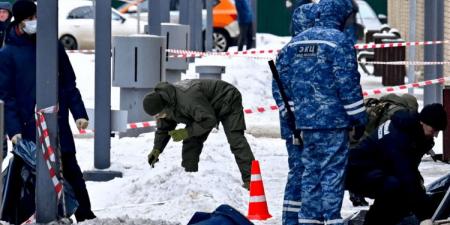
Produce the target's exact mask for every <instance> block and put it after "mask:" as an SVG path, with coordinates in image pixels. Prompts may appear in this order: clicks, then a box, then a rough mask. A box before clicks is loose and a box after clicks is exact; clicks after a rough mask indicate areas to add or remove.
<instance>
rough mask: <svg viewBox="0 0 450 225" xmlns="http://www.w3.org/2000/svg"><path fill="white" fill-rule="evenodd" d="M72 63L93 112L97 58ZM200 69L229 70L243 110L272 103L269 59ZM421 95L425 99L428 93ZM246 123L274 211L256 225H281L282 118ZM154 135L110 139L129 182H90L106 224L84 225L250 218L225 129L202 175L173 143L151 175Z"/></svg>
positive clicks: (269, 41) (436, 168)
mask: <svg viewBox="0 0 450 225" xmlns="http://www.w3.org/2000/svg"><path fill="white" fill-rule="evenodd" d="M288 41H289V38H287V37H276V36H273V35H268V34H258V38H257V44H258V48H259V49H278V48H281V47H282V46H283V45H284V44H285V43H287V42H288ZM231 50H235V49H231ZM70 59H71V61H72V64H73V67H74V68H75V71H76V74H77V83H78V87H79V89H80V90H81V94H82V96H83V99H84V101H85V103H86V105H87V106H88V107H93V106H94V55H88V54H70ZM195 64H197V65H199V64H217V65H225V66H226V73H225V74H223V76H222V77H223V80H225V81H227V82H230V83H232V84H233V85H235V86H236V87H237V88H238V89H239V90H240V91H241V92H242V96H243V104H244V108H250V107H255V106H269V105H273V104H274V101H273V99H272V95H271V74H270V70H269V67H268V65H267V60H265V59H255V58H246V57H233V58H228V57H208V58H204V59H196V61H195ZM196 77H198V75H197V74H195V65H194V64H191V65H190V67H189V70H188V71H187V73H186V74H185V75H183V78H196ZM361 82H362V85H363V89H365V90H367V89H372V88H377V87H381V78H379V77H372V76H367V75H365V74H362V81H361ZM415 92H416V95H417V97H418V98H419V99H423V98H422V93H423V92H422V89H416V90H415ZM111 100H112V102H111V105H112V108H114V109H118V108H119V89H118V88H113V89H112V97H111ZM246 121H247V126H248V132H247V134H246V137H247V139H248V141H249V143H250V145H251V148H252V150H253V153H254V155H255V157H256V159H258V160H259V162H260V166H261V170H262V177H263V181H264V187H265V193H266V198H267V202H268V207H269V211H270V213H271V214H272V216H273V217H272V218H271V219H269V220H266V221H254V223H255V224H257V225H269V224H273V225H275V224H281V212H282V202H283V193H284V186H285V183H286V176H287V172H288V166H287V153H286V150H285V147H284V141H283V140H281V139H280V138H279V125H278V112H277V111H268V112H265V113H256V114H247V115H246ZM73 125H74V124H73ZM73 128H75V126H73ZM74 130H75V129H74ZM153 136H154V134H153V133H146V134H142V135H140V136H139V137H136V138H121V139H119V138H112V142H111V145H112V146H111V168H110V169H111V170H115V171H121V172H123V178H118V179H114V180H112V181H109V182H87V187H88V191H89V194H90V197H91V203H92V207H93V210H94V212H95V213H96V215H97V216H98V217H99V218H101V220H94V221H87V222H84V223H81V224H178V223H179V224H186V223H187V222H188V221H189V219H190V218H191V216H192V215H193V214H194V212H196V211H206V212H210V211H213V210H214V209H215V208H216V207H218V206H219V205H220V204H224V203H225V204H229V205H231V206H233V207H235V208H236V209H238V210H240V211H241V212H242V213H243V214H246V213H247V209H248V200H249V192H247V191H246V190H245V189H243V188H242V187H241V180H240V174H239V171H238V168H237V165H236V163H235V161H234V157H233V155H232V154H231V152H230V150H229V146H228V143H227V140H226V138H225V134H224V132H223V131H222V130H221V129H219V130H215V131H213V132H212V133H211V135H210V136H209V138H208V140H207V141H206V143H205V146H204V148H203V153H202V155H201V161H200V164H199V172H197V173H186V172H184V170H183V168H182V167H181V144H180V143H174V142H170V143H169V144H168V146H167V147H166V149H165V150H164V153H163V154H161V156H160V161H159V162H158V163H157V164H156V166H155V168H150V167H149V165H148V164H147V154H148V153H149V151H150V150H151V149H152V146H153ZM75 141H76V146H77V157H78V161H79V163H80V166H81V167H82V169H83V170H91V169H94V166H93V155H94V154H93V148H94V147H93V146H94V145H93V138H76V139H75ZM435 151H436V152H442V136H440V137H438V138H437V139H436V146H435ZM449 169H450V165H447V164H443V163H435V162H433V161H431V159H430V158H429V157H425V158H424V161H423V163H422V165H421V171H422V172H423V174H424V177H425V182H426V183H430V182H431V181H433V180H434V179H436V178H438V177H440V176H442V175H444V174H446V173H447V172H448V171H450V170H449ZM357 210H358V208H354V207H352V205H351V203H350V201H349V200H348V196H347V195H346V197H345V201H344V205H343V209H342V214H343V215H344V216H345V215H350V214H351V213H353V212H356V211H357ZM157 220H159V221H157ZM152 221H153V222H152ZM164 221H165V222H164Z"/></svg>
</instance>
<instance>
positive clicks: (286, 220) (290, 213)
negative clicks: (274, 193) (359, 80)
mask: <svg viewBox="0 0 450 225" xmlns="http://www.w3.org/2000/svg"><path fill="white" fill-rule="evenodd" d="M316 12H317V4H314V3H309V4H305V5H301V6H300V7H298V8H297V9H296V10H295V11H294V14H293V17H292V28H293V35H294V36H296V35H298V34H300V33H301V32H303V31H304V30H306V29H308V28H311V27H313V25H314V20H315V18H316ZM286 56H287V55H285V54H280V55H278V59H277V70H278V71H279V74H280V79H281V82H282V85H283V87H287V85H288V83H289V79H290V74H289V70H288V68H289V67H287V66H283V65H282V63H280V62H286V61H287V58H286ZM285 92H286V95H287V97H288V99H287V100H288V101H289V104H290V106H289V107H291V109H292V110H293V103H292V101H291V99H292V97H291V96H292V93H290V92H289V91H288V89H287V88H285ZM272 95H273V98H274V99H275V102H276V103H277V106H278V108H279V113H280V128H281V138H282V139H285V140H286V148H287V151H288V164H289V173H288V178H287V183H286V188H285V191H284V202H283V216H282V217H283V225H296V224H297V223H298V212H299V211H300V206H301V195H300V190H301V186H300V185H301V176H299V174H302V173H303V168H304V167H303V164H302V161H301V153H302V150H303V149H302V147H301V146H300V145H298V144H295V143H294V137H293V135H294V131H293V130H292V129H291V126H290V125H289V124H290V123H295V121H294V120H293V119H294V118H288V115H287V109H286V106H285V104H284V101H283V98H282V97H281V94H280V90H279V87H278V85H277V83H276V81H275V80H273V81H272Z"/></svg>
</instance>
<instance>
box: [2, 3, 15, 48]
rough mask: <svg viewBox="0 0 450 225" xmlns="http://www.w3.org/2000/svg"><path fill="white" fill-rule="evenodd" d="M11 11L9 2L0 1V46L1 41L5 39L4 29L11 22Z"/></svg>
mask: <svg viewBox="0 0 450 225" xmlns="http://www.w3.org/2000/svg"><path fill="white" fill-rule="evenodd" d="M11 18H12V11H11V3H9V2H0V48H1V47H2V46H3V41H4V40H5V31H6V28H7V27H8V25H9V23H10V22H11Z"/></svg>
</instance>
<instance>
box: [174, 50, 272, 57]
mask: <svg viewBox="0 0 450 225" xmlns="http://www.w3.org/2000/svg"><path fill="white" fill-rule="evenodd" d="M166 51H167V52H168V53H170V54H173V55H171V56H169V57H172V58H199V57H205V56H225V57H229V56H244V57H259V56H260V55H274V54H278V52H279V51H280V50H279V49H268V50H264V49H262V50H257V49H254V50H246V51H234V52H197V51H189V50H180V49H167V50H166ZM264 58H268V57H267V56H265V57H264Z"/></svg>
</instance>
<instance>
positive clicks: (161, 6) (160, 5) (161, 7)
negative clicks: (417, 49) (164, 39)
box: [148, 0, 170, 35]
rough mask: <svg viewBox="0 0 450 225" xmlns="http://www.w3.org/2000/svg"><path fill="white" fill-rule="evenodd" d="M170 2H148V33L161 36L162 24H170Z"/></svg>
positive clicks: (163, 0)
mask: <svg viewBox="0 0 450 225" xmlns="http://www.w3.org/2000/svg"><path fill="white" fill-rule="evenodd" d="M169 3H170V1H168V0H149V1H148V24H149V26H148V33H149V34H153V35H161V23H164V22H170V16H169V12H170V7H169V6H170V4H169Z"/></svg>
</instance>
